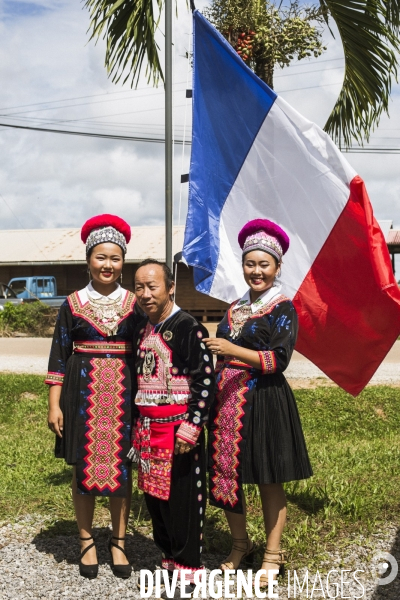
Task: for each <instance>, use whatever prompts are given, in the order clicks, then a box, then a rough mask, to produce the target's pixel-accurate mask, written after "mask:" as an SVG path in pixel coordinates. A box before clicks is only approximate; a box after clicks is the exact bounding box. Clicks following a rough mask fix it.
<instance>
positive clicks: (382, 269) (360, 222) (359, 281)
mask: <svg viewBox="0 0 400 600" xmlns="http://www.w3.org/2000/svg"><path fill="white" fill-rule="evenodd" d="M310 234H311V235H312V232H310ZM293 302H294V305H295V307H296V310H297V313H298V315H299V323H300V328H299V338H298V341H297V344H296V350H298V351H299V352H301V353H302V354H304V356H306V357H307V358H309V359H310V360H311V361H312V362H313V363H314V364H316V365H317V366H318V367H319V368H320V369H321V370H322V371H324V373H326V374H327V375H328V377H330V378H331V379H332V380H333V381H335V383H337V384H338V385H339V386H340V387H342V388H343V389H344V390H346V391H347V392H349V393H350V394H353V396H356V395H357V394H359V393H360V392H361V391H362V390H363V388H364V387H365V386H366V385H367V383H368V382H369V380H370V379H371V377H372V375H373V374H374V373H375V371H376V369H377V368H378V367H379V365H380V364H381V362H382V361H383V359H384V357H385V356H386V354H387V353H388V351H389V350H390V348H391V347H392V345H393V344H394V342H395V340H396V339H397V337H398V336H399V334H400V290H399V287H398V285H397V283H396V280H395V278H394V275H393V271H392V266H391V261H390V256H389V252H388V249H387V245H386V242H385V239H384V237H383V234H382V232H381V229H380V228H379V225H378V224H377V222H376V220H375V218H374V215H373V212H372V207H371V204H370V201H369V198H368V194H367V191H366V189H365V186H364V182H363V181H362V179H361V178H360V177H358V176H357V177H355V178H354V179H353V180H352V182H351V184H350V198H349V201H348V202H347V204H346V206H345V208H344V210H343V212H342V213H341V215H340V217H339V219H338V220H337V222H336V224H335V226H334V227H333V229H332V231H331V233H330V235H329V237H328V238H327V240H326V242H325V244H324V246H323V247H322V249H321V251H320V253H319V254H318V256H317V258H316V259H315V261H314V263H313V265H312V267H311V269H310V271H309V272H308V274H307V276H306V278H305V279H304V281H303V283H302V284H301V286H300V288H299V290H298V292H297V294H296V296H295V298H294V300H293Z"/></svg>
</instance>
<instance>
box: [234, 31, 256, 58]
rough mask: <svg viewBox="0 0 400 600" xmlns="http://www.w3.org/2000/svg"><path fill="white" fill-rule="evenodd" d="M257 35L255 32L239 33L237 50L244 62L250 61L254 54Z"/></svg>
mask: <svg viewBox="0 0 400 600" xmlns="http://www.w3.org/2000/svg"><path fill="white" fill-rule="evenodd" d="M255 35H256V32H255V31H248V32H247V33H246V32H245V31H242V32H241V33H239V37H238V41H237V43H236V46H235V50H236V52H237V53H238V54H239V56H240V57H241V58H242V59H243V60H244V61H246V60H248V59H249V58H250V57H251V55H252V53H253V38H254V36H255Z"/></svg>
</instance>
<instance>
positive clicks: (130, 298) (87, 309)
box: [68, 291, 136, 337]
mask: <svg viewBox="0 0 400 600" xmlns="http://www.w3.org/2000/svg"><path fill="white" fill-rule="evenodd" d="M68 303H69V306H70V309H71V312H72V314H73V315H74V317H81V318H82V319H84V320H85V321H87V322H88V323H90V324H91V325H92V327H94V328H95V330H96V331H97V332H98V333H101V335H104V337H107V336H108V335H109V332H108V330H107V329H104V328H103V327H102V324H101V323H99V322H98V321H96V320H95V319H94V314H93V309H92V306H91V304H90V302H89V301H87V302H85V304H82V303H81V299H80V298H79V294H78V292H74V293H73V294H70V295H69V296H68ZM135 303H136V298H135V294H133V293H132V292H129V291H127V292H126V294H125V298H124V299H123V301H122V315H121V318H120V319H119V321H118V325H119V324H120V323H121V322H122V321H123V320H124V319H126V317H127V316H128V315H130V314H132V313H133V310H134V307H135Z"/></svg>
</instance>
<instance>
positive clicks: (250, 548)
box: [220, 536, 254, 571]
mask: <svg viewBox="0 0 400 600" xmlns="http://www.w3.org/2000/svg"><path fill="white" fill-rule="evenodd" d="M232 542H233V543H232V550H237V552H242V556H241V557H240V560H239V562H238V564H237V565H236V566H235V565H234V563H233V562H232V561H230V560H229V561H228V560H226V561H224V562H223V563H221V565H220V569H221V570H222V571H227V570H230V571H237V569H238V568H239V566H240V563H241V562H242V561H244V562H245V564H246V565H247V566H251V565H252V564H253V559H254V544H253V542H252V541H251V540H250V538H249V536H247V537H246V538H232ZM244 544H246V548H245V549H243V546H244Z"/></svg>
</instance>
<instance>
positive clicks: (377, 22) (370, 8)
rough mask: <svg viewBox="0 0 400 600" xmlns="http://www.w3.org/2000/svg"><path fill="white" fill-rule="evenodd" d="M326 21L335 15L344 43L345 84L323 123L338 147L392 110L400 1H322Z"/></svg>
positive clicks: (359, 137) (363, 133) (359, 139)
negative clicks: (392, 86) (391, 101)
mask: <svg viewBox="0 0 400 600" xmlns="http://www.w3.org/2000/svg"><path fill="white" fill-rule="evenodd" d="M320 4H321V7H322V9H323V11H324V15H325V19H326V21H327V23H328V24H329V18H330V17H331V18H332V19H333V20H334V21H335V23H336V25H337V27H338V29H339V34H340V37H341V40H342V44H343V51H344V55H345V61H346V68H345V76H344V81H343V86H342V89H341V92H340V95H339V98H338V99H337V101H336V104H335V106H334V108H333V110H332V112H331V114H330V116H329V118H328V120H327V122H326V124H325V131H327V132H328V133H329V134H330V135H331V136H332V137H333V139H334V140H335V141H336V143H338V144H339V147H340V146H342V145H344V146H351V144H352V141H353V140H354V139H355V140H357V142H358V143H360V144H362V143H363V139H364V137H365V138H366V139H367V141H368V139H369V135H370V132H371V131H372V130H373V129H374V127H375V126H377V125H378V124H379V120H380V117H381V114H382V112H383V111H385V112H386V113H388V109H389V97H390V92H391V83H392V80H393V79H395V80H397V56H396V53H398V52H399V51H400V43H399V38H398V28H399V17H400V3H399V2H398V1H394V2H390V1H387V0H320Z"/></svg>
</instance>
